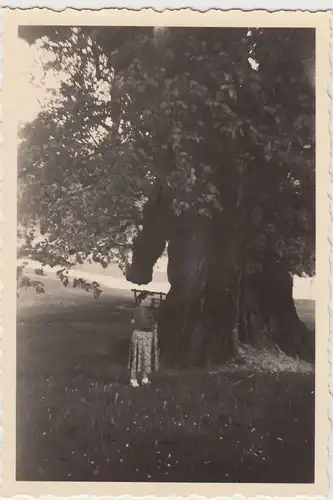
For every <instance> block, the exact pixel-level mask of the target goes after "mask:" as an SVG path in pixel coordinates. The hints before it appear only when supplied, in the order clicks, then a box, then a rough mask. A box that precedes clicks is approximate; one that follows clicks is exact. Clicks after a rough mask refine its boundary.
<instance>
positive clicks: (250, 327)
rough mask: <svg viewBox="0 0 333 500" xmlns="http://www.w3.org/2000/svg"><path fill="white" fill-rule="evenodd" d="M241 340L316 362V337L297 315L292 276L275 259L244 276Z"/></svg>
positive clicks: (240, 325)
mask: <svg viewBox="0 0 333 500" xmlns="http://www.w3.org/2000/svg"><path fill="white" fill-rule="evenodd" d="M239 339H240V341H241V342H244V343H248V344H250V345H254V346H257V347H263V346H271V345H277V346H279V347H280V348H281V350H282V351H284V352H285V353H286V354H289V355H291V356H299V357H301V358H303V359H306V360H308V361H311V362H313V361H314V354H315V353H314V347H315V338H314V335H313V334H312V333H311V332H309V331H308V329H307V327H306V326H305V325H304V323H303V322H302V321H301V320H300V319H299V317H298V314H297V311H296V307H295V303H294V299H293V279H292V277H291V275H290V273H289V272H288V269H287V268H286V267H285V266H284V265H283V264H282V263H280V262H277V261H274V260H273V259H272V260H270V261H269V262H267V263H265V264H264V266H263V269H262V271H261V272H260V273H257V274H252V275H248V276H243V277H242V280H241V294H240V324H239Z"/></svg>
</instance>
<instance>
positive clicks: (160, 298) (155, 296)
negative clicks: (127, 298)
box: [131, 288, 167, 307]
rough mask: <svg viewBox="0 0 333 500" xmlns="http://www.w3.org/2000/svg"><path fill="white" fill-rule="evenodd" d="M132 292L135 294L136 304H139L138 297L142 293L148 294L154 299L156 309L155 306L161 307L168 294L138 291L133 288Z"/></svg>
mask: <svg viewBox="0 0 333 500" xmlns="http://www.w3.org/2000/svg"><path fill="white" fill-rule="evenodd" d="M131 292H133V293H134V300H135V303H136V304H138V303H139V299H138V296H139V295H140V293H142V292H146V293H147V294H148V295H150V296H151V297H152V303H153V307H155V305H156V306H157V305H158V306H159V305H160V304H161V302H162V301H163V300H164V299H165V297H166V296H167V294H166V293H163V292H151V291H150V290H137V289H136V288H132V290H131Z"/></svg>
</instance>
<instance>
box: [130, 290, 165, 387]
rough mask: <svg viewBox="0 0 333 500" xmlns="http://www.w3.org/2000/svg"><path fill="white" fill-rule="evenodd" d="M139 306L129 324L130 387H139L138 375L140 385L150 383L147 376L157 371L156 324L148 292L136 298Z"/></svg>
mask: <svg viewBox="0 0 333 500" xmlns="http://www.w3.org/2000/svg"><path fill="white" fill-rule="evenodd" d="M138 301H139V306H138V307H137V308H136V309H135V311H134V316H133V319H132V321H131V323H132V324H133V325H134V331H133V333H132V337H131V344H130V353H129V361H128V368H129V370H130V372H131V379H130V385H131V386H132V387H139V383H138V373H141V377H142V380H141V383H142V385H147V384H149V383H150V380H149V378H148V375H149V374H150V373H151V372H152V371H153V370H154V371H157V370H158V337H157V324H156V320H155V318H154V313H153V307H152V300H151V299H150V298H149V293H148V292H142V293H141V294H140V295H139V296H138Z"/></svg>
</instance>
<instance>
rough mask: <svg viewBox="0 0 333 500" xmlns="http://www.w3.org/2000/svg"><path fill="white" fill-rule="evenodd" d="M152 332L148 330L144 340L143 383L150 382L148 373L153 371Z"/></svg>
mask: <svg viewBox="0 0 333 500" xmlns="http://www.w3.org/2000/svg"><path fill="white" fill-rule="evenodd" d="M151 348H152V333H151V332H146V334H145V337H144V342H143V363H142V384H143V385H147V384H150V380H149V379H148V374H149V373H151Z"/></svg>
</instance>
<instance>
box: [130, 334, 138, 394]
mask: <svg viewBox="0 0 333 500" xmlns="http://www.w3.org/2000/svg"><path fill="white" fill-rule="evenodd" d="M137 363H138V339H137V335H136V332H135V331H134V332H133V334H132V338H131V346H130V357H129V368H130V370H131V379H130V385H131V386H132V387H139V384H138V380H137Z"/></svg>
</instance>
